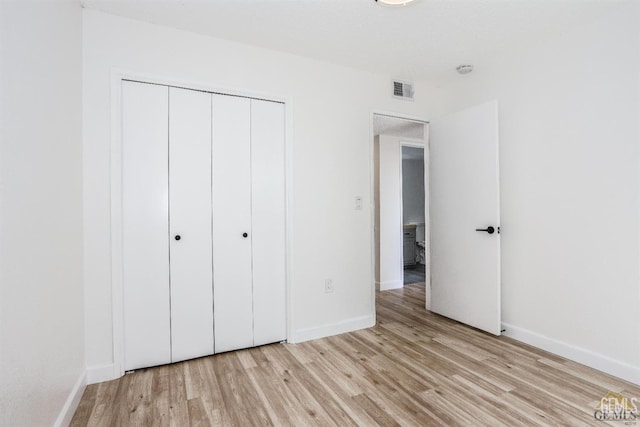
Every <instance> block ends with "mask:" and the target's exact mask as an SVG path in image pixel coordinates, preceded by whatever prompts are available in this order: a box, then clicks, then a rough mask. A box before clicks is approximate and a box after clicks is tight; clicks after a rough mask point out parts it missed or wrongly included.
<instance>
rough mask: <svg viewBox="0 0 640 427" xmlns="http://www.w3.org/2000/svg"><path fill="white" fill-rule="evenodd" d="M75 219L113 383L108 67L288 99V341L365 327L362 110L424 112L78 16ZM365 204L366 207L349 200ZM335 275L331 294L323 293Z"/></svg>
mask: <svg viewBox="0 0 640 427" xmlns="http://www.w3.org/2000/svg"><path fill="white" fill-rule="evenodd" d="M83 17H84V19H83V21H84V32H83V38H84V50H83V55H84V60H83V64H84V82H83V89H84V94H83V102H84V130H83V134H84V135H83V136H84V166H85V170H84V182H85V191H84V202H85V203H84V214H85V218H84V219H85V222H84V225H85V282H86V316H87V323H86V325H87V349H86V351H87V364H88V365H89V367H90V371H89V375H90V379H91V380H93V381H97V380H101V379H105V378H109V377H112V376H113V375H114V374H113V369H112V368H113V366H112V364H113V355H112V353H113V339H112V319H111V317H112V316H111V312H112V305H111V272H110V254H111V245H110V239H111V229H110V201H109V197H110V196H109V195H110V160H109V157H110V134H111V127H110V126H111V124H110V113H111V111H110V90H111V88H110V84H111V81H110V79H111V71H112V69H113V68H118V69H125V70H130V71H132V72H135V73H145V74H149V75H153V76H156V77H163V78H168V79H172V80H180V81H184V82H185V83H188V82H196V83H199V84H202V85H209V86H212V87H217V88H221V89H234V90H240V91H246V92H252V93H258V94H265V95H266V96H269V95H275V96H278V97H284V98H287V99H289V100H290V101H291V102H290V106H291V107H292V108H291V110H290V112H291V113H292V114H291V116H290V117H289V118H290V119H291V120H290V122H289V123H290V130H291V131H292V137H293V138H292V145H293V149H292V156H293V159H292V178H293V181H292V187H291V189H292V193H291V195H290V196H291V215H292V218H293V229H292V231H293V235H292V236H291V242H292V243H293V245H292V248H291V249H292V261H293V265H292V268H291V270H290V271H289V272H290V273H292V277H291V280H292V284H293V289H292V291H293V295H292V300H293V312H292V315H293V319H292V321H293V328H294V331H293V335H294V336H293V338H294V339H296V340H304V339H309V338H313V337H317V336H322V335H325V334H327V333H335V332H339V331H344V330H349V329H353V328H357V327H363V326H367V325H370V324H372V322H373V319H374V317H373V316H374V307H373V301H372V297H373V293H372V287H373V267H372V246H371V245H372V224H371V221H372V216H371V214H370V209H369V208H368V207H369V206H370V204H371V193H372V188H371V182H372V177H371V164H372V159H371V156H372V135H371V134H370V129H371V112H372V111H373V110H384V111H394V112H398V113H404V114H407V115H413V116H416V115H418V116H423V115H427V114H429V112H430V111H429V108H428V107H427V105H426V103H425V102H426V101H425V100H426V99H429V94H428V93H426V86H425V85H417V87H416V89H417V95H416V102H405V101H401V100H396V99H394V98H392V97H391V95H390V94H389V91H390V80H391V78H390V77H389V76H383V75H378V74H373V73H366V72H362V71H356V70H351V69H348V68H343V67H339V66H334V65H331V64H326V63H322V62H318V61H313V60H308V59H304V58H301V57H296V56H293V55H288V54H283V53H277V52H273V51H269V50H264V49H259V48H254V47H250V46H246V45H242V44H237V43H232V42H228V41H223V40H217V39H213V38H208V37H204V36H199V35H196V34H192V33H187V32H183V31H179V30H173V29H169V28H164V27H160V26H155V25H151V24H145V23H140V22H136V21H133V20H129V19H124V18H119V17H114V16H110V15H107V14H103V13H101V12H96V11H91V10H85V11H84V13H83ZM355 196H362V197H363V206H364V207H365V208H364V209H363V210H355V209H354V197H355ZM325 278H332V279H333V282H334V286H335V291H334V292H333V293H328V294H326V293H324V280H325Z"/></svg>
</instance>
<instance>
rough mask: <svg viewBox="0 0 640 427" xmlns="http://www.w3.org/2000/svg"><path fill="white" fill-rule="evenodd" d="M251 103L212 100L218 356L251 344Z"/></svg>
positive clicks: (235, 99)
mask: <svg viewBox="0 0 640 427" xmlns="http://www.w3.org/2000/svg"><path fill="white" fill-rule="evenodd" d="M250 108H251V101H250V100H249V99H247V98H240V97H234V96H226V95H213V145H212V146H213V153H212V156H213V242H214V244H213V259H214V265H213V283H214V297H213V299H214V304H215V305H214V318H215V343H216V348H215V350H216V353H220V352H224V351H229V350H235V349H239V348H246V347H251V346H252V345H253V299H252V281H251V280H252V279H251V278H252V273H251V239H252V230H251V147H250V143H251V121H250V117H251V116H250V113H251V110H250Z"/></svg>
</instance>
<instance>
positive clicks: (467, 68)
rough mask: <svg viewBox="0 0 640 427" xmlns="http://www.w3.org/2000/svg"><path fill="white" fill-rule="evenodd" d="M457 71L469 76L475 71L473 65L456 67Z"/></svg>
mask: <svg viewBox="0 0 640 427" xmlns="http://www.w3.org/2000/svg"><path fill="white" fill-rule="evenodd" d="M456 71H457V72H458V73H460V74H469V73H470V72H472V71H473V65H470V64H462V65H458V66H457V67H456Z"/></svg>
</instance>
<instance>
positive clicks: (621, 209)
mask: <svg viewBox="0 0 640 427" xmlns="http://www.w3.org/2000/svg"><path fill="white" fill-rule="evenodd" d="M639 5H640V3H638V2H635V1H634V2H629V3H628V4H627V5H626V6H624V7H622V8H621V9H619V10H617V11H616V12H614V13H612V14H610V15H607V16H605V17H603V18H601V19H600V20H599V21H597V22H593V23H590V24H589V25H586V26H584V27H582V28H580V29H578V30H575V31H572V32H570V33H567V34H565V35H563V36H562V37H560V38H557V39H554V40H549V41H546V42H542V43H540V44H539V45H537V46H532V47H531V48H524V49H523V50H522V51H521V52H520V53H518V54H514V55H510V56H509V57H505V58H501V59H499V60H497V61H494V62H491V63H479V64H475V65H476V70H475V71H474V72H473V73H472V74H470V75H468V76H464V77H462V76H461V77H460V78H459V83H457V84H454V85H450V86H448V87H444V88H443V89H442V90H441V91H440V94H439V99H440V101H441V111H442V112H449V111H454V110H458V109H461V108H463V107H466V106H471V105H474V104H479V103H481V102H484V101H489V100H492V99H498V101H499V103H500V113H499V114H500V158H501V167H500V174H501V199H502V224H501V225H502V233H501V238H502V277H503V283H502V309H503V320H504V322H505V324H506V327H507V335H512V336H514V337H516V338H518V339H522V340H524V341H528V342H530V343H533V344H536V345H539V346H542V347H544V348H548V349H551V350H553V351H556V352H559V353H561V354H564V355H567V356H568V357H571V358H574V359H576V360H579V361H582V362H584V363H587V364H590V365H592V366H595V367H599V368H600V369H605V370H608V371H609V372H612V373H614V374H617V375H619V376H622V377H624V378H626V379H629V380H635V381H636V382H640V309H639V308H638V307H640V285H639V280H638V279H639V277H638V269H639V262H638V256H639V253H638V231H639V229H638V214H639V211H638V191H639V186H638V180H639V173H638V171H639V163H638V160H639V150H638V144H639V129H638V117H639V99H640V97H639V93H640V91H639V81H640V79H639V76H640V74H639V71H640V69H639V68H640V55H639V52H640V43H639V39H640V33H639V32H640V21H639V14H640V12H639Z"/></svg>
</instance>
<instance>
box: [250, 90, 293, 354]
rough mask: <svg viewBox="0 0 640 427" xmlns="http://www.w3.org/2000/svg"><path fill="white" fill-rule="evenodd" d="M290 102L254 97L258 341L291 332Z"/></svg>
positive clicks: (282, 337) (276, 338) (253, 215)
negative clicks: (287, 186)
mask: <svg viewBox="0 0 640 427" xmlns="http://www.w3.org/2000/svg"><path fill="white" fill-rule="evenodd" d="M284 131H285V126H284V104H281V103H277V102H269V101H260V100H256V99H253V100H251V183H252V203H251V218H252V227H251V228H252V230H253V238H252V243H253V327H254V342H253V344H254V345H262V344H268V343H272V342H276V341H283V340H285V339H286V338H287V328H286V296H285V289H286V288H285V177H284V172H285V166H284Z"/></svg>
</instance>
